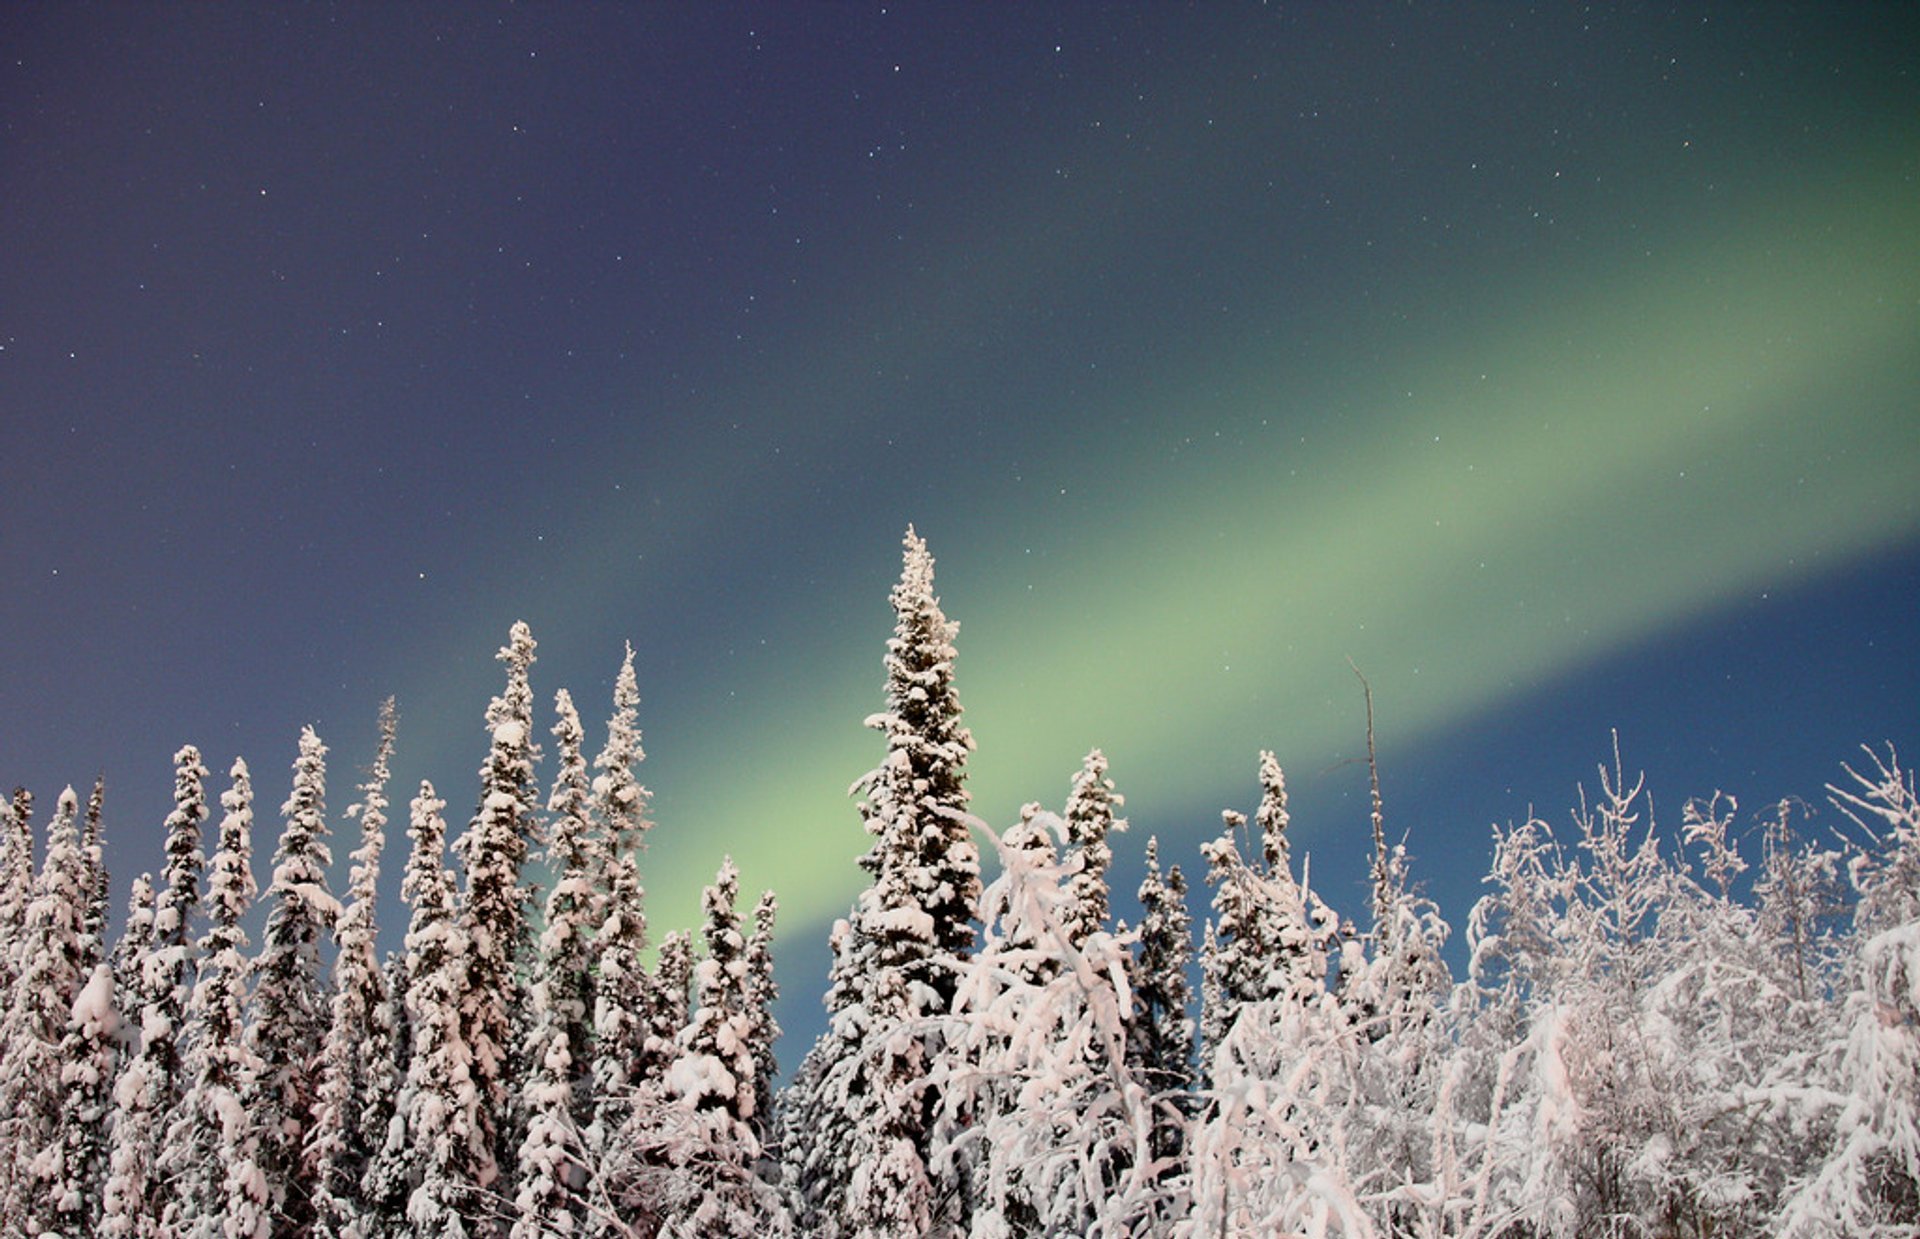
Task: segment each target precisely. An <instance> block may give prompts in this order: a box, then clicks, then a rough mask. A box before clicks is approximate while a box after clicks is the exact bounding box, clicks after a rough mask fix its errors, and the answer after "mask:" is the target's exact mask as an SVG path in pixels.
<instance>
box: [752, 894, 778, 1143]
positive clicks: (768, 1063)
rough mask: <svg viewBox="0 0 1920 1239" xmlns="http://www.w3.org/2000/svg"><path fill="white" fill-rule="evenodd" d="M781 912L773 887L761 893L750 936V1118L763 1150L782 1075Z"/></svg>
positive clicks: (771, 1136)
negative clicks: (778, 1012)
mask: <svg viewBox="0 0 1920 1239" xmlns="http://www.w3.org/2000/svg"><path fill="white" fill-rule="evenodd" d="M779 914H780V900H779V899H778V897H776V896H775V895H774V893H773V892H772V891H770V890H768V891H762V892H761V893H760V902H759V903H757V904H755V905H754V906H753V934H752V935H751V936H750V937H749V938H748V939H747V1005H748V1008H749V1009H750V1010H751V1011H752V1012H753V1014H754V1030H755V1037H754V1043H753V1086H754V1095H753V1098H754V1099H753V1113H752V1116H751V1119H750V1123H751V1126H752V1127H753V1134H754V1138H755V1139H756V1140H758V1141H759V1143H760V1146H761V1149H762V1151H763V1153H764V1152H765V1151H766V1149H767V1146H768V1144H769V1143H770V1142H771V1140H772V1139H773V1081H774V1077H775V1076H777V1075H778V1074H779V1065H778V1064H777V1063H776V1062H775V1061H774V1056H773V1047H774V1043H775V1042H777V1041H779V1039H780V1025H779V1024H777V1023H776V1022H775V1021H774V1016H773V1009H774V1004H775V1003H776V1002H778V1001H779V998H780V987H779V986H778V985H777V984H776V983H775V981H774V975H773V926H774V921H775V919H776V918H777V917H778V916H779Z"/></svg>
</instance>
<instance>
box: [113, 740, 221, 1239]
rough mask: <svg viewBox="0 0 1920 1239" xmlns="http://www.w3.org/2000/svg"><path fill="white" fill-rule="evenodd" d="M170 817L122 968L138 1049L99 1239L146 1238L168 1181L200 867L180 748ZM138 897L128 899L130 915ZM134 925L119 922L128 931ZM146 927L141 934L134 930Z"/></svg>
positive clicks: (194, 784)
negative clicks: (164, 1172) (144, 920)
mask: <svg viewBox="0 0 1920 1239" xmlns="http://www.w3.org/2000/svg"><path fill="white" fill-rule="evenodd" d="M173 766H174V777H173V812H172V813H170V814H168V815H167V822H166V830H167V838H166V858H167V863H166V867H165V869H164V870H163V871H162V873H161V882H160V885H159V887H158V889H156V890H155V892H154V896H153V918H152V921H151V922H150V929H149V930H148V932H146V933H145V934H142V935H141V936H142V937H144V938H145V947H144V949H141V948H140V947H139V945H138V943H136V945H135V948H134V951H133V953H132V955H131V958H130V960H129V962H130V963H131V964H133V966H135V967H137V969H138V971H139V976H138V979H137V980H136V981H132V982H130V983H129V984H131V985H132V986H133V987H135V992H136V993H137V1002H138V1010H139V1012H140V1016H139V1021H140V1025H139V1048H138V1049H137V1050H136V1051H135V1052H134V1054H133V1056H132V1059H131V1061H130V1062H129V1063H128V1064H127V1068H126V1070H125V1071H124V1072H123V1073H122V1074H121V1077H120V1082H119V1084H118V1085H117V1086H116V1088H115V1093H114V1098H115V1102H116V1104H117V1109H118V1113H117V1116H116V1118H115V1120H114V1124H113V1139H112V1152H111V1155H110V1158H109V1170H108V1175H107V1184H106V1187H105V1189H104V1196H105V1201H104V1205H103V1208H102V1213H101V1219H100V1233H101V1234H102V1235H104V1236H107V1239H147V1236H149V1235H152V1234H154V1233H156V1232H157V1231H158V1229H159V1226H160V1222H161V1219H162V1218H164V1217H165V1216H166V1213H167V1208H168V1206H170V1205H171V1204H172V1203H173V1200H174V1193H175V1190H176V1185H175V1183H174V1181H173V1180H170V1179H167V1178H165V1177H163V1176H161V1175H158V1174H157V1173H155V1171H156V1161H157V1158H158V1154H159V1151H160V1147H159V1146H160V1141H161V1140H163V1139H164V1138H165V1137H166V1134H167V1133H168V1132H169V1131H171V1130H172V1129H173V1124H174V1121H175V1119H176V1118H177V1116H178V1112H179V1107H180V1098H181V1095H182V1093H183V1092H184V1091H185V1087H186V1084H185V1079H184V1075H185V1071H184V1062H183V1060H182V1050H183V1049H184V1046H183V1045H182V1041H183V1040H184V1038H182V1036H181V1031H182V1030H183V1029H184V1027H185V1025H186V1016H187V1002H188V998H189V996H190V987H191V982H192V979H193V957H192V952H191V948H190V945H189V944H190V939H189V938H188V936H187V931H188V921H189V918H190V917H191V916H192V915H193V914H194V912H195V910H196V909H197V908H198V907H199V903H200V872H201V869H202V868H203V867H204V864H205V862H204V859H203V856H202V854H201V843H200V828H201V826H202V824H203V823H204V822H205V821H206V820H207V800H206V791H205V784H204V781H205V779H206V777H207V768H206V767H205V766H203V765H201V763H200V750H199V749H197V748H195V747H193V746H192V745H187V746H186V747H185V748H182V749H181V750H180V751H179V752H177V753H175V754H174V756H173ZM138 901H139V896H138V894H137V893H136V906H137V904H138ZM136 925H138V922H136V921H134V920H131V919H130V920H129V922H128V932H129V933H134V932H135V930H136ZM140 927H141V928H146V926H140Z"/></svg>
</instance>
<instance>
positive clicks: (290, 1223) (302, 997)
mask: <svg viewBox="0 0 1920 1239" xmlns="http://www.w3.org/2000/svg"><path fill="white" fill-rule="evenodd" d="M326 757H327V748H326V745H324V744H322V743H321V742H320V737H319V736H318V735H316V734H314V730H313V728H311V727H307V728H303V729H302V730H301V733H300V752H299V756H298V757H296V758H295V759H294V763H293V791H292V793H291V794H290V795H289V796H288V798H287V802H286V803H285V804H283V805H281V806H280V812H281V814H282V816H283V817H284V819H285V824H284V826H283V827H282V829H281V832H280V846H279V848H278V849H277V850H276V851H275V852H274V856H273V866H274V867H273V881H272V883H271V884H270V885H269V886H268V887H267V893H266V896H265V900H264V902H265V903H266V905H267V923H266V929H265V932H264V933H263V935H262V938H261V944H260V957H259V960H258V961H257V963H256V965H255V968H254V975H255V978H256V980H255V985H254V992H253V1004H252V1008H251V1010H250V1012H249V1018H248V1023H247V1045H248V1048H249V1049H251V1050H252V1051H253V1053H254V1055H255V1057H256V1058H257V1059H258V1060H259V1065H258V1069H257V1071H256V1072H255V1073H254V1076H253V1079H252V1081H251V1082H250V1084H249V1085H248V1087H247V1089H246V1092H245V1093H244V1095H243V1100H244V1102H245V1104H246V1107H247V1109H248V1111H249V1112H250V1113H251V1114H252V1115H253V1117H254V1119H255V1121H256V1122H257V1123H258V1124H259V1128H260V1142H259V1154H258V1157H257V1160H256V1166H257V1169H258V1172H259V1174H260V1175H261V1176H262V1178H263V1180H264V1182H265V1185H266V1194H267V1205H268V1209H269V1213H270V1216H271V1217H272V1220H273V1233H274V1234H275V1235H276V1236H283V1237H285V1239H297V1237H298V1236H302V1235H305V1234H306V1233H307V1232H308V1230H309V1229H310V1228H311V1227H312V1225H313V1185H312V1184H311V1183H310V1182H308V1181H307V1180H306V1179H305V1178H304V1176H303V1175H302V1174H301V1157H300V1154H301V1150H302V1148H303V1147H304V1144H305V1141H306V1135H307V1133H308V1132H309V1131H310V1130H312V1127H313V1112H314V1106H315V1104H316V1103H317V1102H318V1100H319V1098H318V1095H317V1093H316V1091H315V1085H316V1083H317V1081H316V1080H315V1078H314V1068H315V1064H316V1063H317V1061H318V1059H319V1057H320V1047H321V1045H322V1043H323V1042H325V1040H326V1029H327V994H326V986H325V979H324V974H323V972H322V968H321V962H320V940H321V936H322V935H323V934H326V933H328V932H329V931H331V930H332V928H333V925H334V922H335V921H336V920H337V919H338V918H339V915H340V906H339V904H338V903H337V902H336V901H335V900H334V898H333V896H332V895H331V894H329V893H328V891H327V866H328V865H329V864H331V863H332V860H333V857H332V853H331V852H330V851H329V850H328V848H327V844H326V838H327V835H328V833H329V832H328V828H327V816H326V814H327V807H326V796H327V786H326V784H327V765H326ZM236 1173H238V1172H237V1171H236Z"/></svg>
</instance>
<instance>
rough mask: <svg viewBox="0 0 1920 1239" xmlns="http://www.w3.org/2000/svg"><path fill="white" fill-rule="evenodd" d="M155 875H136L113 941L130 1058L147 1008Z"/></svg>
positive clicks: (117, 998)
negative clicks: (142, 1016)
mask: <svg viewBox="0 0 1920 1239" xmlns="http://www.w3.org/2000/svg"><path fill="white" fill-rule="evenodd" d="M154 898H155V896H154V891H153V875H152V874H151V873H141V874H136V875H135V876H134V879H133V885H132V886H131V887H130V888H129V889H128V891H127V915H126V921H125V922H124V923H123V924H122V925H121V928H120V937H119V938H118V939H116V940H115V941H114V944H113V950H112V952H111V953H110V954H109V955H108V957H107V958H108V962H109V963H111V964H112V965H113V1007H114V1010H116V1011H120V1012H122V1013H124V1015H125V1016H126V1019H124V1020H123V1021H122V1024H123V1031H124V1032H125V1034H126V1036H125V1038H124V1040H125V1041H126V1043H127V1044H126V1049H127V1050H128V1051H129V1053H128V1055H127V1056H128V1057H131V1056H132V1053H134V1052H137V1051H138V1050H139V1048H140V1042H139V1033H140V1029H139V1023H138V1021H139V1019H140V1009H141V1008H142V1007H143V1006H145V1005H146V1001H147V1000H146V971H147V970H146V958H147V954H148V952H149V951H151V950H152V949H153V904H154Z"/></svg>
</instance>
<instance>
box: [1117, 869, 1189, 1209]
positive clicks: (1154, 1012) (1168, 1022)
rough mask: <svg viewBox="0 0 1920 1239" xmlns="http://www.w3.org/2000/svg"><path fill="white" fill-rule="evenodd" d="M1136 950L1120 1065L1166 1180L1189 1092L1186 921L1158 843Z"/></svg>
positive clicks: (1180, 881)
mask: <svg viewBox="0 0 1920 1239" xmlns="http://www.w3.org/2000/svg"><path fill="white" fill-rule="evenodd" d="M1139 898H1140V928H1139V931H1138V935H1137V936H1138V938H1139V942H1140V945H1139V949H1138V951H1137V952H1136V953H1135V954H1134V955H1133V956H1132V957H1131V963H1130V965H1129V971H1128V985H1129V988H1130V989H1131V990H1132V991H1133V1012H1132V1015H1131V1018H1130V1019H1129V1021H1128V1024H1127V1061H1128V1063H1129V1064H1130V1065H1131V1068H1132V1071H1133V1073H1134V1076H1135V1078H1137V1079H1138V1080H1139V1081H1140V1082H1141V1084H1142V1086H1143V1087H1145V1088H1146V1090H1147V1093H1148V1096H1149V1097H1150V1098H1151V1099H1152V1101H1153V1106H1154V1111H1153V1133H1152V1143H1151V1150H1150V1151H1151V1153H1152V1155H1153V1159H1154V1162H1155V1164H1156V1166H1158V1167H1160V1168H1161V1172H1162V1173H1166V1172H1168V1171H1170V1170H1171V1169H1173V1168H1177V1166H1178V1163H1179V1159H1180V1156H1181V1151H1182V1147H1183V1145H1184V1132H1185V1129H1186V1121H1187V1116H1188V1114H1189V1113H1190V1112H1191V1102H1192V1090H1193V1085H1194V1063H1193V1055H1194V1023H1193V1015H1192V1006H1193V986H1192V983H1191V982H1190V981H1189V980H1188V979H1187V968H1188V965H1189V964H1191V963H1192V962H1193V918H1192V914H1191V913H1189V912H1188V911H1187V880H1186V878H1185V876H1183V875H1182V874H1181V872H1180V866H1178V865H1174V866H1172V867H1171V868H1169V869H1168V870H1167V871H1166V872H1165V873H1162V872H1161V870H1160V842H1159V840H1158V839H1155V838H1149V839H1148V840H1147V872H1146V876H1145V877H1144V878H1143V879H1141V882H1140V890H1139Z"/></svg>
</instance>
